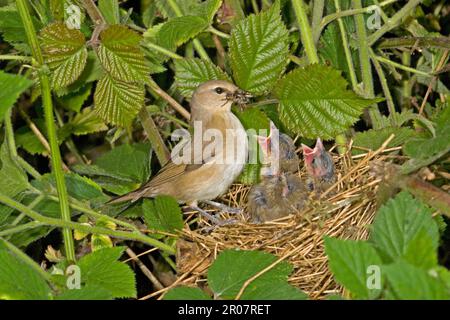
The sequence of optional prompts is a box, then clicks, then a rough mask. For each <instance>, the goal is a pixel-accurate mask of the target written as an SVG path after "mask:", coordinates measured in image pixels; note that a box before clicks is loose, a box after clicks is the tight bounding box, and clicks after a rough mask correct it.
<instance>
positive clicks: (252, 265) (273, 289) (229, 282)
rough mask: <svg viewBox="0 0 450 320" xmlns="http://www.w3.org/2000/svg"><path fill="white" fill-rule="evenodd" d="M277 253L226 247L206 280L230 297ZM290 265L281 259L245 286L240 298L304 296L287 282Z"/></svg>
mask: <svg viewBox="0 0 450 320" xmlns="http://www.w3.org/2000/svg"><path fill="white" fill-rule="evenodd" d="M276 260H277V257H276V256H274V255H272V254H269V253H266V252H261V251H244V250H226V251H223V252H222V253H220V254H219V256H218V257H217V259H216V261H214V263H213V264H212V265H211V267H210V268H209V270H208V284H209V286H210V288H211V289H212V290H213V291H214V294H215V295H216V296H218V297H220V298H222V299H233V298H235V297H236V295H237V294H238V293H239V291H240V289H241V288H242V286H243V285H244V283H245V282H246V281H247V280H248V279H249V278H251V277H252V276H254V275H256V274H257V273H259V272H260V271H262V270H263V269H265V268H267V267H268V266H269V265H271V264H272V263H274V262H275V261H276ZM291 272H292V266H291V265H290V264H289V263H287V262H285V261H282V262H280V263H278V264H277V265H276V266H274V267H273V268H272V269H270V270H269V271H267V272H265V273H264V274H262V275H261V276H259V277H258V278H256V279H255V280H254V281H252V282H251V283H250V284H249V285H248V286H247V288H246V289H245V291H244V293H243V295H242V297H241V298H242V299H244V300H245V299H251V300H258V299H272V300H275V299H290V300H299V299H300V300H303V299H305V298H306V295H305V294H304V293H303V292H301V291H299V290H298V289H296V288H294V287H292V286H290V285H289V284H288V283H287V279H288V276H289V274H290V273H291Z"/></svg>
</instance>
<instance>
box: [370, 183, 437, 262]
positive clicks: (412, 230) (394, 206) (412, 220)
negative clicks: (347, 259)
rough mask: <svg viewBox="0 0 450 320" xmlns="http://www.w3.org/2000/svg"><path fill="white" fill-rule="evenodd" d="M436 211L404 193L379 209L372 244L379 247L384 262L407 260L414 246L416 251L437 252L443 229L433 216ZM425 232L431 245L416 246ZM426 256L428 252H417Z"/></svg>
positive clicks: (372, 234)
mask: <svg viewBox="0 0 450 320" xmlns="http://www.w3.org/2000/svg"><path fill="white" fill-rule="evenodd" d="M432 214H433V211H432V210H431V209H430V208H429V207H427V206H426V205H425V204H424V203H423V202H421V201H419V200H417V199H414V198H413V197H412V195H411V194H409V193H408V192H401V193H399V194H398V195H397V196H396V197H395V198H393V199H390V200H389V201H388V202H387V203H386V204H385V205H384V206H382V207H381V208H380V209H379V210H378V214H377V215H376V217H375V220H374V222H373V225H372V233H371V235H370V239H369V240H370V242H371V243H373V244H374V245H375V247H376V248H377V250H378V252H379V253H380V254H381V256H382V258H383V260H384V262H386V263H389V262H393V261H396V260H398V259H399V258H404V257H405V255H406V254H407V252H408V248H410V246H412V247H414V248H416V250H419V249H423V250H429V248H430V247H431V248H434V251H436V250H437V247H438V243H439V228H438V226H437V223H436V221H435V220H434V219H433V217H432ZM422 230H423V231H425V232H426V234H427V235H428V237H429V238H430V241H431V244H426V245H421V244H420V243H419V244H418V243H414V241H417V240H414V239H415V238H416V237H417V236H418V234H420V232H422ZM416 254H417V255H425V254H426V253H425V252H419V251H418V252H416Z"/></svg>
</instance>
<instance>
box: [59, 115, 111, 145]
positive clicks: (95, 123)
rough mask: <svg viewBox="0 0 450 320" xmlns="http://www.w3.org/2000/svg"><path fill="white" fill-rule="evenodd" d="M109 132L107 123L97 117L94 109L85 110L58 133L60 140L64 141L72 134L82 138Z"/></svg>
mask: <svg viewBox="0 0 450 320" xmlns="http://www.w3.org/2000/svg"><path fill="white" fill-rule="evenodd" d="M105 130H108V127H107V126H106V125H105V123H104V122H103V121H102V120H101V119H100V118H99V117H98V116H97V114H96V113H95V112H94V110H92V108H84V109H83V111H82V112H81V113H78V114H77V115H76V116H75V117H74V118H73V119H72V120H71V121H70V122H68V123H66V124H64V126H62V127H61V128H60V129H59V131H58V138H59V139H60V141H64V140H65V139H66V138H67V137H68V136H70V135H71V134H74V135H77V136H81V135H85V134H90V133H94V132H100V131H105Z"/></svg>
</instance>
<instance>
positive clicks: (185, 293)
mask: <svg viewBox="0 0 450 320" xmlns="http://www.w3.org/2000/svg"><path fill="white" fill-rule="evenodd" d="M164 300H211V297H209V296H208V295H207V294H206V293H205V292H204V291H203V290H201V289H200V288H191V287H176V288H173V289H170V290H169V291H168V292H167V294H166V295H164Z"/></svg>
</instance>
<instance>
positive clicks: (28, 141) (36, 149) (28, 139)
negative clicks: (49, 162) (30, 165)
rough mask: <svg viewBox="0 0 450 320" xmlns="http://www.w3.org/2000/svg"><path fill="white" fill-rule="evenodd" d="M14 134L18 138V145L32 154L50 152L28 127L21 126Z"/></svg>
mask: <svg viewBox="0 0 450 320" xmlns="http://www.w3.org/2000/svg"><path fill="white" fill-rule="evenodd" d="M14 136H15V139H16V146H17V147H20V148H22V149H24V150H25V151H26V152H28V153H30V154H32V155H35V154H40V155H47V154H48V152H47V150H46V149H45V147H44V146H43V144H42V143H41V142H40V141H39V139H38V138H37V137H36V135H35V134H34V133H33V132H32V131H31V130H30V129H29V128H28V127H21V128H19V129H17V130H16V132H15V135H14Z"/></svg>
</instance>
